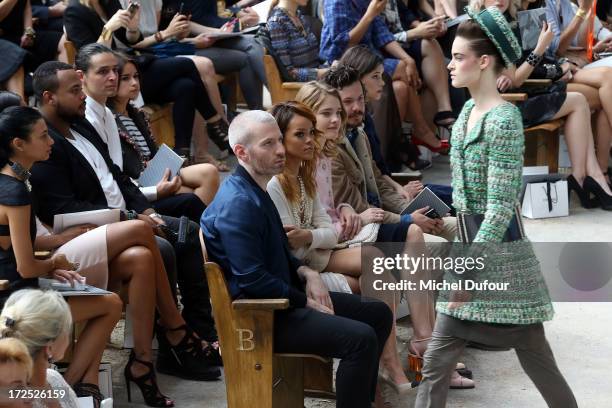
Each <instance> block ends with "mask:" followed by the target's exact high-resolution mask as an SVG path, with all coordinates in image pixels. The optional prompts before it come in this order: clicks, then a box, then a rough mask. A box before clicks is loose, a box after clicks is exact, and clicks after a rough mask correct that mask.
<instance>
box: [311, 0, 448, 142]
mask: <svg viewBox="0 0 612 408" xmlns="http://www.w3.org/2000/svg"><path fill="white" fill-rule="evenodd" d="M385 8H386V1H376V2H375V1H370V2H369V1H367V0H356V1H351V2H346V1H344V0H328V1H326V2H325V20H324V23H323V32H322V34H321V46H320V56H321V57H322V58H324V59H325V61H327V62H328V63H330V64H331V63H333V61H335V60H338V59H340V57H341V56H342V54H344V52H345V51H346V50H347V49H348V48H350V47H352V46H353V45H357V44H364V45H366V46H367V47H369V48H370V49H372V51H374V52H375V53H377V54H378V55H380V56H381V57H382V58H383V66H384V68H385V73H386V74H387V75H389V76H390V77H391V78H392V79H393V81H394V85H393V87H394V88H393V89H394V91H395V96H396V99H397V104H398V107H399V110H400V119H401V120H402V121H403V120H404V119H405V118H406V117H408V118H409V119H410V121H412V122H413V125H414V126H413V132H412V134H413V135H415V136H416V137H417V138H419V139H420V140H424V141H426V143H427V144H428V148H429V149H430V150H432V151H436V152H438V151H446V150H448V140H446V139H445V141H444V142H441V141H440V140H437V138H436V135H435V134H434V133H433V131H432V130H431V128H430V127H429V124H428V123H427V121H426V120H425V117H424V116H423V111H422V109H421V103H420V100H419V96H418V95H417V93H416V90H417V89H419V88H420V87H421V79H420V75H419V71H418V66H417V64H416V62H415V60H414V58H412V57H411V56H410V55H408V54H407V53H406V51H404V49H403V48H402V47H401V46H400V44H399V43H398V42H397V41H396V40H395V37H394V36H393V34H391V32H390V31H389V29H388V28H387V26H386V25H385V23H384V21H383V19H382V17H381V15H380V14H381V13H383V12H384V11H385ZM445 80H446V79H445ZM446 98H448V91H447V92H446ZM439 107H440V106H439ZM443 110H445V111H447V110H448V109H447V108H445V107H444V108H443ZM447 119H449V118H444V123H445V124H447V123H446V122H447Z"/></svg>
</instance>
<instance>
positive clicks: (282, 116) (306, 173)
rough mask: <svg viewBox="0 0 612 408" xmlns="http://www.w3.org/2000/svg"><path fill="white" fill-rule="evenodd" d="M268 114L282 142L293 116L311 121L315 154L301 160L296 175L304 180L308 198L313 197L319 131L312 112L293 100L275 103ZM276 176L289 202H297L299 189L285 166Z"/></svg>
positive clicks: (319, 143) (315, 183)
mask: <svg viewBox="0 0 612 408" xmlns="http://www.w3.org/2000/svg"><path fill="white" fill-rule="evenodd" d="M270 114H272V116H274V119H276V123H278V127H279V128H280V131H281V133H282V134H283V142H284V138H285V133H286V132H287V129H288V128H289V124H290V123H291V121H292V120H293V118H294V117H296V116H301V117H304V118H306V119H308V120H309V121H310V122H312V127H313V130H314V150H315V155H314V158H313V159H312V160H302V163H301V164H300V169H299V171H298V176H299V177H300V178H301V179H302V182H304V189H305V190H306V191H305V193H306V195H307V196H309V197H310V198H314V197H315V196H316V194H317V181H316V174H317V157H318V155H319V152H320V151H321V132H320V131H318V130H317V118H316V116H315V115H314V113H312V111H311V110H310V108H308V106H306V105H304V104H301V103H299V102H295V101H289V102H281V103H277V104H276V105H274V106H272V107H271V108H270ZM277 177H278V181H279V182H280V185H281V187H282V188H283V192H284V193H285V196H286V197H287V199H288V200H289V202H290V203H297V202H298V201H299V200H300V190H299V188H298V187H297V186H296V185H295V184H296V183H295V182H292V180H290V179H289V175H288V173H287V166H285V169H284V170H283V172H282V173H281V174H279V175H278V176H277Z"/></svg>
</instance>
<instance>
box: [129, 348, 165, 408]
mask: <svg viewBox="0 0 612 408" xmlns="http://www.w3.org/2000/svg"><path fill="white" fill-rule="evenodd" d="M134 363H139V364H142V365H144V366H145V367H147V368H148V369H149V371H148V372H147V373H146V374H144V375H141V376H139V377H135V376H134V374H132V370H131V369H132V366H133V365H134ZM123 375H124V376H125V386H126V388H127V397H128V402H132V382H133V383H134V384H136V386H137V387H138V388H139V389H140V392H141V393H142V397H143V399H144V401H145V404H147V405H148V406H150V407H173V406H174V401H172V400H171V399H170V398H168V397H166V396H165V395H164V394H162V393H161V392H160V391H159V387H158V386H157V380H156V378H155V370H154V369H153V363H151V362H150V361H142V360H139V359H137V358H136V354H135V353H134V350H132V352H131V353H130V359H129V360H128V363H127V364H126V366H125V370H123Z"/></svg>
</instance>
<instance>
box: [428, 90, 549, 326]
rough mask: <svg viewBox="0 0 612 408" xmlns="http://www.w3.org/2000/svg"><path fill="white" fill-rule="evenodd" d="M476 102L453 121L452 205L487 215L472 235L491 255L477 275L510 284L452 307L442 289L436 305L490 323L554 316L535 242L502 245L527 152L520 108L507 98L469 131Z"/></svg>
mask: <svg viewBox="0 0 612 408" xmlns="http://www.w3.org/2000/svg"><path fill="white" fill-rule="evenodd" d="M473 107H474V101H473V100H469V101H468V102H467V103H466V104H465V105H464V107H463V110H462V111H461V114H460V115H459V118H458V119H457V122H456V123H455V125H454V126H453V132H452V139H451V145H452V148H451V168H452V186H453V205H454V207H455V208H456V209H457V212H463V213H467V214H484V215H485V216H484V221H483V222H482V225H481V227H480V229H479V231H478V234H477V235H476V237H475V239H474V242H475V243H476V244H472V245H473V247H474V248H477V247H478V246H481V245H482V246H485V245H486V246H485V248H486V247H488V248H489V250H488V251H487V255H488V258H487V259H486V262H485V265H486V267H485V269H484V270H482V271H479V272H477V275H476V278H475V279H474V280H475V281H479V282H482V281H484V280H485V279H487V280H489V281H496V282H508V283H509V286H508V289H507V290H503V291H490V290H482V291H472V292H470V300H469V301H468V302H466V303H465V304H463V305H462V306H461V307H459V308H454V309H449V308H448V303H447V302H446V301H447V300H449V299H448V296H444V295H443V294H442V293H441V296H440V302H439V303H438V305H437V309H438V311H439V312H441V313H445V314H447V315H450V316H453V317H456V318H459V319H465V320H473V321H481V322H489V323H504V324H532V323H539V322H542V321H545V320H550V319H551V318H552V315H553V309H552V304H551V302H550V298H549V295H548V290H547V288H546V284H545V282H544V279H543V277H542V273H541V270H540V264H539V262H538V259H537V257H536V256H535V253H534V252H533V248H532V246H531V243H530V242H529V241H528V240H526V239H525V240H521V241H515V242H512V243H504V244H503V247H502V244H501V242H502V241H503V236H504V233H505V231H506V229H507V228H508V225H509V224H510V220H511V218H512V215H513V214H514V209H515V207H516V206H517V205H518V198H519V194H520V190H521V183H522V181H521V176H522V170H523V152H524V136H523V123H522V119H521V113H520V111H519V109H518V108H517V107H516V106H514V105H512V104H510V103H503V104H501V105H498V106H496V107H495V108H493V109H491V110H490V111H489V112H487V113H486V114H485V115H483V116H482V117H481V118H480V120H478V122H477V123H476V124H475V125H474V127H473V128H472V129H471V130H470V131H469V132H467V122H468V118H469V116H470V113H471V112H472V108H473ZM482 243H486V244H482ZM475 252H476V253H477V252H478V251H477V250H476V251H475ZM448 275H449V274H446V276H445V278H446V277H448ZM448 294H450V292H449V293H448ZM448 294H447V295H448Z"/></svg>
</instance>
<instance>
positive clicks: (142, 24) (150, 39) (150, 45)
mask: <svg viewBox="0 0 612 408" xmlns="http://www.w3.org/2000/svg"><path fill="white" fill-rule="evenodd" d="M130 4H131V3H130V2H129V1H127V0H121V6H122V7H123V8H124V9H127V8H128V7H129V5H130ZM139 4H140V6H139V7H138V9H137V10H136V12H135V13H136V15H135V16H134V18H138V19H139V23H138V29H139V30H140V32H141V33H142V36H143V39H142V41H140V42H138V43H136V44H133V45H132V47H133V48H137V49H144V50H145V52H152V53H155V55H158V56H160V57H165V56H167V54H168V52H169V51H170V50H169V49H168V48H172V46H178V47H181V45H180V44H178V41H179V40H180V41H186V39H185V37H187V36H188V35H189V21H188V17H187V16H186V15H184V14H176V15H175V16H174V18H172V21H171V22H170V24H169V25H168V27H166V29H165V30H159V29H158V26H159V20H160V18H161V9H162V0H155V1H146V2H142V3H139ZM157 33H159V34H157ZM160 39H161V42H160ZM183 45H185V47H181V48H180V51H178V52H183V53H185V54H188V53H189V52H190V51H191V52H193V51H195V49H196V46H197V45H198V44H194V45H192V46H189V44H183ZM183 50H184V51H183ZM172 54H174V52H172ZM185 56H186V57H188V58H191V59H192V60H193V62H194V64H195V66H196V68H197V69H198V72H199V74H200V78H201V80H202V83H203V84H204V86H205V87H206V92H208V97H209V98H210V101H211V102H212V104H213V106H214V107H215V110H216V111H217V113H218V114H219V115H221V116H223V117H224V118H225V112H224V111H223V105H222V102H221V94H220V92H219V84H218V83H217V79H216V75H217V73H216V72H215V67H214V66H213V63H212V61H211V60H210V59H208V58H206V57H198V56H194V55H191V56H188V55H185ZM225 119H226V120H227V118H225Z"/></svg>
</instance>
